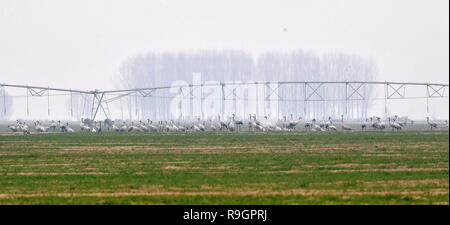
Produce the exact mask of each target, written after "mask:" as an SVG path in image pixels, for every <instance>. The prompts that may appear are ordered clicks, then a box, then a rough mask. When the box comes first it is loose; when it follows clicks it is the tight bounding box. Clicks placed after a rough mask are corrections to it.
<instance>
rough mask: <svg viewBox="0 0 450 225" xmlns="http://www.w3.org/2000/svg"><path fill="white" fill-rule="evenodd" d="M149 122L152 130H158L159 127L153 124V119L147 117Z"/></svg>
mask: <svg viewBox="0 0 450 225" xmlns="http://www.w3.org/2000/svg"><path fill="white" fill-rule="evenodd" d="M147 123H148V124H147V126H148V127H149V129H150V130H151V131H158V128H157V127H156V126H155V125H153V121H151V120H150V119H147Z"/></svg>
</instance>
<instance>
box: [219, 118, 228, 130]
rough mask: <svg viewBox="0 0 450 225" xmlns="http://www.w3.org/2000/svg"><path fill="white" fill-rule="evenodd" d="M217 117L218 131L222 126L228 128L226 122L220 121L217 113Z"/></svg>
mask: <svg viewBox="0 0 450 225" xmlns="http://www.w3.org/2000/svg"><path fill="white" fill-rule="evenodd" d="M217 118H218V119H219V122H218V125H219V129H220V131H222V129H223V128H225V129H228V125H227V123H225V122H224V121H222V120H221V119H220V115H218V116H217Z"/></svg>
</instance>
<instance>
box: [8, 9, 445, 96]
mask: <svg viewBox="0 0 450 225" xmlns="http://www.w3.org/2000/svg"><path fill="white" fill-rule="evenodd" d="M448 4H449V1H448V0H433V1H425V0H420V1H418V0H387V1H379V0H377V1H375V0H371V1H361V0H343V1H337V0H330V1H278V0H277V1H261V0H254V1H253V0H252V1H239V0H238V1H235V0H227V1H212V0H201V1H195V0H194V1H171V0H153V1H130V0H127V1H125V0H123V1H114V0H77V1H62V0H1V1H0V32H1V33H0V82H4V83H17V84H22V83H28V84H36V85H44V86H49V85H50V86H57V87H71V88H82V89H87V88H114V84H113V83H114V82H113V79H114V78H115V75H116V74H117V71H118V66H119V65H120V63H121V62H122V61H123V60H124V59H126V58H127V57H130V56H133V55H135V54H138V53H145V52H147V51H155V50H156V51H164V50H179V49H182V50H186V49H188V50H189V49H202V48H218V49H222V48H233V49H245V50H248V51H251V52H253V53H255V54H258V53H259V52H262V51H265V50H273V49H296V48H300V49H307V50H312V51H317V52H328V51H334V50H339V51H345V52H348V53H355V54H359V55H362V56H364V57H372V58H374V59H375V61H376V62H377V64H378V66H379V70H380V75H379V80H395V81H402V80H408V81H418V82H422V81H424V82H425V81H428V82H444V83H448V80H449V79H448V75H449V64H448V62H449V11H448V10H449V6H448ZM284 28H286V29H287V32H283V29H284ZM89 81H91V82H89Z"/></svg>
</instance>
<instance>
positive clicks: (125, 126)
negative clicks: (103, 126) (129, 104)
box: [119, 122, 128, 132]
mask: <svg viewBox="0 0 450 225" xmlns="http://www.w3.org/2000/svg"><path fill="white" fill-rule="evenodd" d="M127 130H128V127H127V124H126V123H125V122H123V124H122V127H120V129H119V131H120V132H125V131H127Z"/></svg>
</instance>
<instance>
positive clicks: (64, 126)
mask: <svg viewBox="0 0 450 225" xmlns="http://www.w3.org/2000/svg"><path fill="white" fill-rule="evenodd" d="M61 132H68V133H73V132H75V131H74V130H73V129H72V128H70V127H69V123H66V124H64V125H62V126H61Z"/></svg>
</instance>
